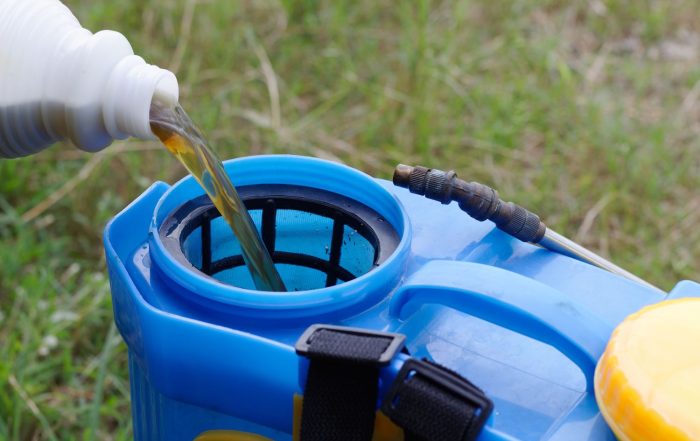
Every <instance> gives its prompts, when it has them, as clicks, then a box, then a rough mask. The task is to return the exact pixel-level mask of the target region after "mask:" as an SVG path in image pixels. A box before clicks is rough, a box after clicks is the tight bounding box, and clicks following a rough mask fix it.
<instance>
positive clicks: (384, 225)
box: [158, 184, 400, 292]
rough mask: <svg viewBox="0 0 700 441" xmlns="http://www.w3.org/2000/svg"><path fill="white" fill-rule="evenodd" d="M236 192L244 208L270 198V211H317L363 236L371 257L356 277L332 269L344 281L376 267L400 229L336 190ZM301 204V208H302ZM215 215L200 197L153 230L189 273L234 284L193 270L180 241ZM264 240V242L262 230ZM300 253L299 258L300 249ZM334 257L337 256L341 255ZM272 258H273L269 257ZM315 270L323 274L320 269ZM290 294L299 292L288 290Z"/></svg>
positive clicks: (269, 187)
mask: <svg viewBox="0 0 700 441" xmlns="http://www.w3.org/2000/svg"><path fill="white" fill-rule="evenodd" d="M237 190H238V193H239V196H240V198H241V200H243V202H244V203H245V205H246V207H248V209H249V210H265V208H264V205H265V204H264V201H270V200H273V201H276V202H277V206H276V207H275V210H292V211H299V212H307V213H313V214H316V215H320V216H322V217H323V218H326V219H333V220H334V222H338V221H340V223H341V225H343V226H348V227H351V228H353V229H354V230H355V231H357V233H358V234H360V235H361V236H363V237H364V238H365V240H367V241H368V242H369V243H370V244H371V245H372V247H373V248H374V252H375V255H374V257H373V258H372V267H371V268H370V269H369V270H367V271H365V272H363V273H362V274H359V275H356V274H353V273H350V272H349V271H347V269H345V268H344V267H342V265H341V264H340V263H338V264H337V269H338V270H344V271H345V272H346V273H347V274H345V275H344V277H343V275H340V274H339V275H338V278H340V279H341V280H342V279H347V276H351V277H350V279H349V280H344V281H343V283H348V282H350V281H352V280H354V279H356V278H357V277H361V276H362V275H364V274H367V273H369V272H371V271H373V270H374V269H376V268H377V267H378V266H379V265H381V264H383V263H384V262H385V261H386V260H387V259H388V258H389V257H390V256H391V254H393V252H394V251H395V250H396V248H397V246H398V244H399V240H400V239H399V233H398V232H397V231H396V230H395V229H394V227H393V226H392V225H391V224H390V223H388V222H385V221H384V219H383V218H382V217H381V215H380V214H379V213H377V212H376V211H375V210H373V209H372V208H370V207H368V206H366V205H364V204H362V203H360V202H358V201H355V200H353V199H350V198H347V197H345V196H342V195H339V194H337V193H331V192H329V191H326V190H321V189H318V188H312V187H302V186H296V185H279V184H258V185H248V186H240V187H238V189H237ZM304 208H306V210H305V209H304ZM212 212H214V215H212V214H211V213H212ZM220 216H221V215H220V214H219V213H218V211H217V210H216V208H215V207H214V205H213V204H212V202H211V200H210V199H209V197H208V196H206V195H202V196H200V197H198V198H195V199H192V200H189V201H187V202H185V203H184V204H182V205H181V206H179V207H178V208H176V209H175V210H173V211H172V212H171V214H170V215H169V216H168V217H167V218H166V219H165V220H164V222H163V223H162V224H161V226H160V228H159V230H158V231H159V234H160V238H161V241H162V243H163V245H164V246H165V248H166V249H167V250H168V251H169V252H170V254H171V255H172V256H173V257H174V258H175V259H176V260H178V261H179V262H180V263H182V264H183V265H184V266H186V267H190V269H191V270H192V271H194V272H196V273H198V274H201V275H203V276H205V277H208V278H211V279H214V280H216V281H217V282H219V283H223V284H224V285H227V286H237V285H233V284H230V283H226V282H223V281H221V280H220V279H218V278H217V277H215V276H214V275H212V274H207V272H206V271H205V270H204V269H202V268H198V267H197V266H196V265H195V264H194V263H192V262H191V261H190V259H188V258H187V256H186V255H185V250H184V246H185V242H186V241H187V239H188V237H189V235H190V234H192V232H193V230H195V229H197V228H199V226H200V224H201V223H202V220H204V221H205V222H211V221H212V220H214V219H218V218H219V217H220ZM263 240H265V239H264V234H263ZM273 242H274V241H273ZM211 246H212V245H210V247H211ZM273 247H274V243H273ZM210 249H211V248H210ZM268 251H271V253H272V252H273V251H274V252H275V253H276V254H280V255H291V254H294V253H290V252H289V251H280V250H270V249H269V246H268ZM301 255H302V256H303V253H302V254H301ZM231 257H234V258H235V257H241V256H240V255H235V256H228V258H231ZM309 257H311V256H309ZM339 257H342V255H341V256H339ZM331 259H332V257H330V256H329V260H331ZM273 260H275V258H274V256H273ZM318 260H322V259H318ZM215 263H216V262H212V265H213V264H215ZM276 263H289V262H276ZM329 263H330V262H329ZM331 265H332V263H331ZM300 266H305V265H300ZM306 267H310V266H306ZM329 268H330V266H329ZM320 271H322V272H326V271H323V270H320ZM333 284H335V283H333ZM317 289H322V288H317ZM289 292H299V291H297V290H293V291H289Z"/></svg>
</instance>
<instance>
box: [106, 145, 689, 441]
mask: <svg viewBox="0 0 700 441" xmlns="http://www.w3.org/2000/svg"><path fill="white" fill-rule="evenodd" d="M226 170H227V171H228V172H229V174H230V175H231V177H232V178H233V181H234V183H235V184H236V185H254V184H294V185H302V186H310V187H315V188H321V189H324V190H327V191H331V192H335V193H339V194H342V195H345V196H347V197H350V198H352V199H355V200H357V201H359V202H362V203H364V204H365V205H367V206H369V207H371V208H373V209H374V210H375V211H377V212H378V213H380V214H381V216H382V217H383V218H384V219H386V221H388V222H390V223H391V225H393V226H394V228H395V229H396V231H397V232H398V233H399V235H400V236H401V242H400V243H399V246H398V248H397V250H396V251H395V252H394V254H393V255H392V256H391V257H390V258H389V259H388V260H387V261H386V262H384V264H382V265H381V266H380V267H378V268H375V269H373V270H372V271H370V272H368V273H367V274H365V275H362V276H360V277H358V278H357V279H355V280H352V281H350V282H347V283H343V284H339V285H336V286H332V287H329V288H323V289H317V290H311V291H300V292H290V293H267V292H257V291H253V290H248V289H243V288H238V287H234V286H230V285H226V284H224V283H222V282H221V281H217V280H215V279H213V278H209V277H206V276H203V275H201V274H196V273H194V272H193V271H192V269H191V268H188V267H186V266H185V265H183V264H181V263H179V262H177V261H175V260H174V259H172V258H171V257H170V256H169V254H168V253H167V251H166V250H165V249H164V248H163V245H162V243H161V242H160V238H159V236H158V234H157V231H158V227H159V226H160V223H161V222H162V221H163V220H164V219H165V217H166V216H167V215H168V214H169V213H170V212H171V211H172V210H173V209H175V208H176V207H177V206H179V205H180V204H182V203H184V202H185V201H187V200H189V199H192V198H195V197H197V196H200V195H201V194H203V192H202V190H201V188H199V186H198V185H197V184H196V182H195V181H194V180H193V179H191V178H189V177H188V178H185V179H184V180H182V181H180V182H179V183H177V184H176V185H174V186H172V187H170V186H168V185H166V184H164V183H156V184H154V185H153V186H152V187H151V188H149V189H148V190H147V191H146V192H145V193H144V194H143V195H142V196H141V197H140V198H139V199H137V200H136V201H134V202H133V203H132V204H131V205H130V206H129V207H127V208H126V209H125V210H124V211H123V212H122V213H120V214H119V215H117V216H116V217H115V218H114V220H113V221H112V222H110V224H109V225H108V226H107V229H106V231H105V236H104V240H105V249H106V254H107V262H108V268H109V273H110V280H111V283H112V295H113V299H114V302H113V303H114V316H115V320H116V323H117V325H118V327H119V330H120V332H121V334H122V336H123V337H124V340H125V341H126V343H127V345H128V347H129V354H130V371H131V384H132V407H133V417H134V422H135V423H134V432H135V438H136V439H137V440H169V441H173V440H188V441H189V440H192V439H193V438H194V437H195V436H196V435H197V434H199V433H202V432H204V431H206V430H214V429H229V430H241V431H251V432H255V433H260V434H262V435H265V436H267V437H269V438H271V439H274V440H278V441H288V440H291V430H292V412H293V396H294V394H301V393H302V385H301V383H302V382H303V378H304V371H303V366H304V364H303V362H302V363H300V360H299V358H298V357H297V355H296V354H295V352H294V349H293V345H294V343H295V341H296V340H297V339H298V337H299V336H300V335H301V333H302V332H303V331H304V329H306V327H308V326H309V325H311V324H314V323H332V324H341V325H346V326H355V327H364V328H368V329H375V330H388V331H395V332H401V333H403V334H405V335H406V337H407V348H408V349H409V350H410V352H411V354H412V355H413V356H414V357H429V358H431V359H433V360H435V361H436V362H438V363H440V364H443V365H445V366H447V367H449V368H451V369H453V370H455V371H457V372H459V373H460V374H462V375H463V376H465V377H466V378H468V379H470V380H471V381H473V382H474V383H475V384H477V385H478V386H479V387H481V388H482V389H483V390H484V391H485V392H486V393H487V394H488V395H489V396H490V397H491V398H492V399H493V401H494V404H495V409H494V414H493V416H492V417H491V419H490V420H489V423H488V427H487V428H486V430H484V432H483V433H482V436H481V437H480V439H482V440H505V439H522V440H535V439H545V440H555V439H562V440H563V439H566V440H606V439H614V438H613V435H612V433H611V432H610V430H609V429H608V427H607V426H606V424H605V422H604V420H603V419H602V417H601V415H600V412H599V410H598V407H597V405H596V403H595V399H594V397H593V391H592V388H593V386H592V376H593V371H594V368H595V364H596V362H597V360H598V358H599V357H600V355H601V354H602V351H603V350H604V348H605V345H606V342H607V340H608V338H609V335H610V333H611V331H612V329H613V328H614V327H615V326H616V325H617V324H618V323H619V322H620V321H621V320H622V319H624V318H625V317H626V316H627V315H629V314H630V313H632V312H634V311H636V310H638V309H639V308H641V307H642V306H644V305H647V304H650V303H654V302H659V301H663V300H664V297H663V296H661V295H659V294H658V293H657V292H656V291H653V290H650V289H647V288H646V287H644V286H640V285H637V284H635V283H633V282H631V281H629V280H626V279H623V278H620V277H618V276H616V275H613V274H610V273H608V272H605V271H603V270H600V269H598V268H595V267H592V266H589V265H587V264H584V263H582V262H579V261H576V260H573V259H570V258H568V257H565V256H560V255H556V254H553V253H551V252H549V251H546V250H544V249H541V248H538V247H536V246H533V245H530V244H525V243H522V242H519V241H517V240H515V239H513V238H511V237H509V236H507V235H505V234H503V233H501V232H500V231H499V230H497V229H495V228H494V226H493V224H492V223H490V222H483V223H480V222H477V221H475V220H472V219H471V218H469V217H468V216H466V215H465V214H464V213H462V212H461V211H460V210H459V209H458V207H456V206H452V205H449V206H444V205H440V204H437V203H435V202H433V201H429V200H426V199H424V198H422V197H419V196H416V195H412V194H410V193H408V192H407V191H406V190H403V189H398V188H395V187H393V186H392V185H391V183H388V182H386V181H381V180H375V179H373V178H371V177H369V176H367V175H365V174H363V173H361V172H358V171H356V170H353V169H350V168H348V167H345V166H342V165H338V164H334V163H330V162H326V161H321V160H318V159H312V158H304V157H294V156H267V157H252V158H243V159H238V160H234V161H228V162H227V163H226ZM673 295H674V296H699V295H700V285H698V284H694V283H692V282H683V283H681V284H679V285H678V288H677V289H676V290H674V291H673ZM400 364H401V360H396V361H395V362H394V363H393V364H392V365H391V366H390V367H388V368H385V369H384V370H383V372H382V384H381V387H382V390H384V389H385V388H386V386H387V384H388V382H390V381H391V378H393V375H395V374H396V372H397V371H398V369H399V368H400Z"/></svg>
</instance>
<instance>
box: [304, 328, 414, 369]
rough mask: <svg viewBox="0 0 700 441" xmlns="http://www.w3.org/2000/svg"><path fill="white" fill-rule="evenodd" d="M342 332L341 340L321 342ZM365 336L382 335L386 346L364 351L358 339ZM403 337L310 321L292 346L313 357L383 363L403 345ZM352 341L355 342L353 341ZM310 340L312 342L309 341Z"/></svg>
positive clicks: (376, 336)
mask: <svg viewBox="0 0 700 441" xmlns="http://www.w3.org/2000/svg"><path fill="white" fill-rule="evenodd" d="M331 335H332V336H333V338H335V337H338V336H342V337H343V340H344V342H345V344H343V345H342V346H340V345H333V344H332V343H329V344H324V340H326V339H327V337H331ZM367 339H385V340H387V341H386V347H384V348H383V350H381V351H379V350H377V351H375V353H374V354H368V353H367V352H366V348H364V347H363V348H362V349H365V350H360V349H359V348H360V344H359V343H360V342H361V341H366V340H367ZM405 340H406V337H405V336H404V335H402V334H396V333H393V332H379V331H370V330H367V329H362V328H349V327H345V326H334V325H322V324H317V325H312V326H310V327H309V328H307V329H306V331H304V333H303V334H302V335H301V337H299V340H298V341H297V343H296V345H295V347H294V349H295V350H296V353H297V354H299V355H301V356H304V357H307V358H309V359H315V360H321V359H326V360H337V361H344V362H351V363H362V364H372V365H376V366H386V365H388V364H389V363H390V362H391V360H392V359H393V358H394V357H395V356H396V354H397V353H398V352H399V351H401V349H402V348H403V345H404V342H405ZM353 342H355V343H357V344H353ZM312 343H314V344H313V345H312Z"/></svg>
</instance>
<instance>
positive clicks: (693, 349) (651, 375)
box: [595, 298, 700, 441]
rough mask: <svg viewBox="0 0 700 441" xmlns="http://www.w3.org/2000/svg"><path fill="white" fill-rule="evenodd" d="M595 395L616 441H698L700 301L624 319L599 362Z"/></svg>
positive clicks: (679, 302) (670, 305)
mask: <svg viewBox="0 0 700 441" xmlns="http://www.w3.org/2000/svg"><path fill="white" fill-rule="evenodd" d="M595 395H596V400H597V402H598V406H599V407H600V410H601V413H602V414H603V416H604V418H605V420H606V421H607V422H608V424H609V425H610V427H611V428H612V430H613V431H614V432H615V435H616V436H617V437H618V439H620V440H623V441H624V440H630V441H636V440H667V441H668V440H699V439H700V298H688V299H678V300H669V301H664V302H661V303H657V304H655V305H651V306H647V307H646V308H643V309H641V310H640V311H638V312H636V313H634V314H632V315H631V316H629V317H627V318H626V319H625V320H624V321H623V322H622V323H621V324H620V325H619V326H618V327H617V329H615V331H614V332H613V334H612V337H611V339H610V342H609V343H608V346H607V348H606V349H605V353H604V354H603V357H602V358H601V359H600V361H599V362H598V366H597V368H596V372H595Z"/></svg>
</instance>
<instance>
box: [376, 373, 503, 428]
mask: <svg viewBox="0 0 700 441" xmlns="http://www.w3.org/2000/svg"><path fill="white" fill-rule="evenodd" d="M492 409H493V403H492V402H491V400H489V399H488V398H487V397H486V395H485V394H484V393H483V392H482V391H481V389H479V388H478V387H476V386H475V385H474V384H472V383H471V382H469V381H468V380H466V379H465V378H463V377H462V376H460V375H459V374H457V373H455V372H452V371H450V370H448V369H446V368H444V367H442V366H439V365H436V364H434V363H430V362H427V361H419V360H408V361H407V362H406V363H404V365H403V367H402V369H401V371H400V372H399V375H398V376H397V378H396V380H395V381H394V383H393V385H392V387H391V389H390V390H389V393H388V394H387V396H386V397H385V398H384V402H383V403H382V411H383V412H384V413H385V414H386V415H387V416H388V417H389V418H390V419H391V420H392V421H393V422H394V423H396V424H397V425H398V426H400V427H401V428H403V430H404V433H405V440H406V441H434V440H441V441H471V440H475V439H476V438H477V437H478V435H479V433H480V432H481V429H482V428H483V426H484V424H485V423H486V419H487V418H488V416H489V415H490V413H491V411H492Z"/></svg>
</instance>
